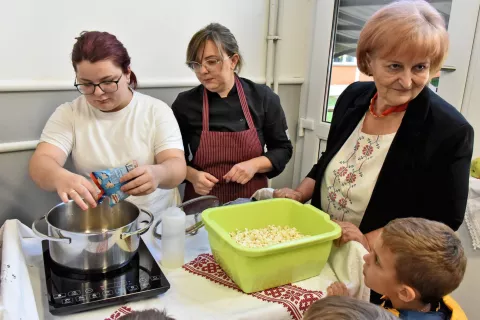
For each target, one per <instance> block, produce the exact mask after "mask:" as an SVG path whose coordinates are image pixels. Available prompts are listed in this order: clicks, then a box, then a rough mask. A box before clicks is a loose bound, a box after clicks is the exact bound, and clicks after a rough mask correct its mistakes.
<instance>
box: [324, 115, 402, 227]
mask: <svg viewBox="0 0 480 320" xmlns="http://www.w3.org/2000/svg"><path fill="white" fill-rule="evenodd" d="M364 120H365V116H364V117H363V119H362V120H361V121H360V122H359V124H358V125H357V128H356V129H355V130H354V131H353V132H352V134H351V135H350V137H349V138H348V140H347V141H346V142H345V144H344V145H343V146H342V148H341V149H340V150H339V151H338V153H337V154H336V155H335V156H334V157H333V159H332V161H330V163H329V164H328V166H327V169H326V170H325V174H324V175H323V179H322V186H321V197H322V210H323V211H324V212H327V213H328V214H329V215H330V216H331V217H332V219H336V220H340V221H348V222H351V223H353V224H354V225H356V226H357V227H358V226H359V225H360V222H361V221H362V218H363V215H364V213H365V210H366V209H367V206H368V203H369V202H370V198H371V196H372V192H373V188H375V184H376V183H377V179H378V174H379V173H380V169H381V168H382V166H383V163H384V162H385V158H386V156H387V153H388V150H389V149H390V146H391V144H392V141H393V138H394V137H395V134H396V133H391V134H386V135H370V134H366V133H363V132H362V127H363V122H364Z"/></svg>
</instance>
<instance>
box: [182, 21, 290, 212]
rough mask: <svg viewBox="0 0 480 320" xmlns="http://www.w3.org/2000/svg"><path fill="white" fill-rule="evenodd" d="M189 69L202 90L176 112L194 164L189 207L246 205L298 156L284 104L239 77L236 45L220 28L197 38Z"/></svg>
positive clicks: (213, 27)
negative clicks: (205, 200)
mask: <svg viewBox="0 0 480 320" xmlns="http://www.w3.org/2000/svg"><path fill="white" fill-rule="evenodd" d="M187 65H188V67H190V68H191V69H192V70H193V71H194V72H195V75H196V76H197V78H198V80H199V81H200V82H201V85H199V86H197V87H195V88H193V89H191V90H189V91H185V92H182V93H180V94H179V95H178V97H177V99H176V100H175V102H174V103H173V106H172V109H173V112H174V114H175V116H176V118H177V121H178V123H179V125H180V130H181V132H182V137H183V143H184V146H185V150H186V152H185V155H186V158H187V162H188V168H187V179H186V180H187V181H186V188H185V196H184V200H189V199H192V198H195V197H198V196H200V195H207V194H212V195H215V196H217V197H218V198H219V199H220V201H221V202H222V203H226V202H229V201H232V200H235V199H237V198H248V197H250V196H251V195H252V194H253V193H254V192H255V191H257V190H258V189H261V188H264V187H266V186H267V179H268V178H273V177H275V176H277V175H279V174H280V173H281V172H282V171H283V169H284V168H285V166H286V164H287V163H288V161H289V160H290V158H291V156H292V149H293V148H292V144H291V142H290V139H289V136H288V128H287V122H286V119H285V114H284V112H283V109H282V106H281V105H280V99H279V97H278V96H277V95H276V94H275V93H274V92H273V91H272V90H271V89H270V88H268V87H267V86H265V85H260V84H256V83H254V82H252V81H250V80H247V79H244V78H240V77H239V76H238V75H237V73H238V72H239V71H240V69H241V66H242V58H241V56H240V53H239V50H238V44H237V41H236V40H235V37H234V36H233V34H232V33H231V32H230V30H228V29H227V28H226V27H224V26H222V25H220V24H216V23H214V24H210V25H208V26H206V27H205V28H203V29H202V30H200V31H198V32H197V33H196V34H195V35H194V36H193V37H192V39H191V41H190V43H189V45H188V49H187ZM265 147H266V148H265ZM265 149H267V151H265Z"/></svg>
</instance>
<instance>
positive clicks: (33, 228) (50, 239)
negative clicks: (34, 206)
mask: <svg viewBox="0 0 480 320" xmlns="http://www.w3.org/2000/svg"><path fill="white" fill-rule="evenodd" d="M46 218H47V216H46V215H45V216H43V217H41V218H38V219H36V220H35V221H33V223H32V231H33V233H35V235H36V236H37V237H39V238H42V239H45V240H49V241H55V242H65V243H68V244H70V243H72V239H71V238H67V237H61V238H55V237H51V236H47V235H46V234H43V233H41V232H40V231H38V230H37V227H36V225H37V223H39V222H40V221H42V220H45V219H46Z"/></svg>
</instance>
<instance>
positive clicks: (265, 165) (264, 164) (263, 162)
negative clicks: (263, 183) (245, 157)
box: [249, 156, 273, 173]
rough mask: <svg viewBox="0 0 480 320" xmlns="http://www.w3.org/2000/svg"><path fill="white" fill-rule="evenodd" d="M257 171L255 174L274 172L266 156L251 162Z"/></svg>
mask: <svg viewBox="0 0 480 320" xmlns="http://www.w3.org/2000/svg"><path fill="white" fill-rule="evenodd" d="M249 162H250V163H251V164H252V166H253V168H254V169H255V173H267V172H270V171H272V168H273V165H272V162H271V161H270V159H268V158H267V157H265V156H260V157H257V158H253V159H251V160H249Z"/></svg>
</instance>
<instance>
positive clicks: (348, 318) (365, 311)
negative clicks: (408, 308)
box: [302, 296, 398, 320]
mask: <svg viewBox="0 0 480 320" xmlns="http://www.w3.org/2000/svg"><path fill="white" fill-rule="evenodd" d="M302 319H303V320H340V319H341V320H371V319H376V320H394V319H397V320H398V318H397V317H396V316H394V315H393V314H392V313H390V312H388V311H387V310H385V309H383V308H381V307H379V306H377V305H375V304H373V303H370V302H366V301H362V300H357V299H354V298H350V297H340V296H329V297H326V298H323V299H320V300H317V301H315V302H314V303H313V304H312V305H311V306H310V307H309V308H308V309H307V311H306V312H305V314H304V315H303V318H302Z"/></svg>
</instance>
